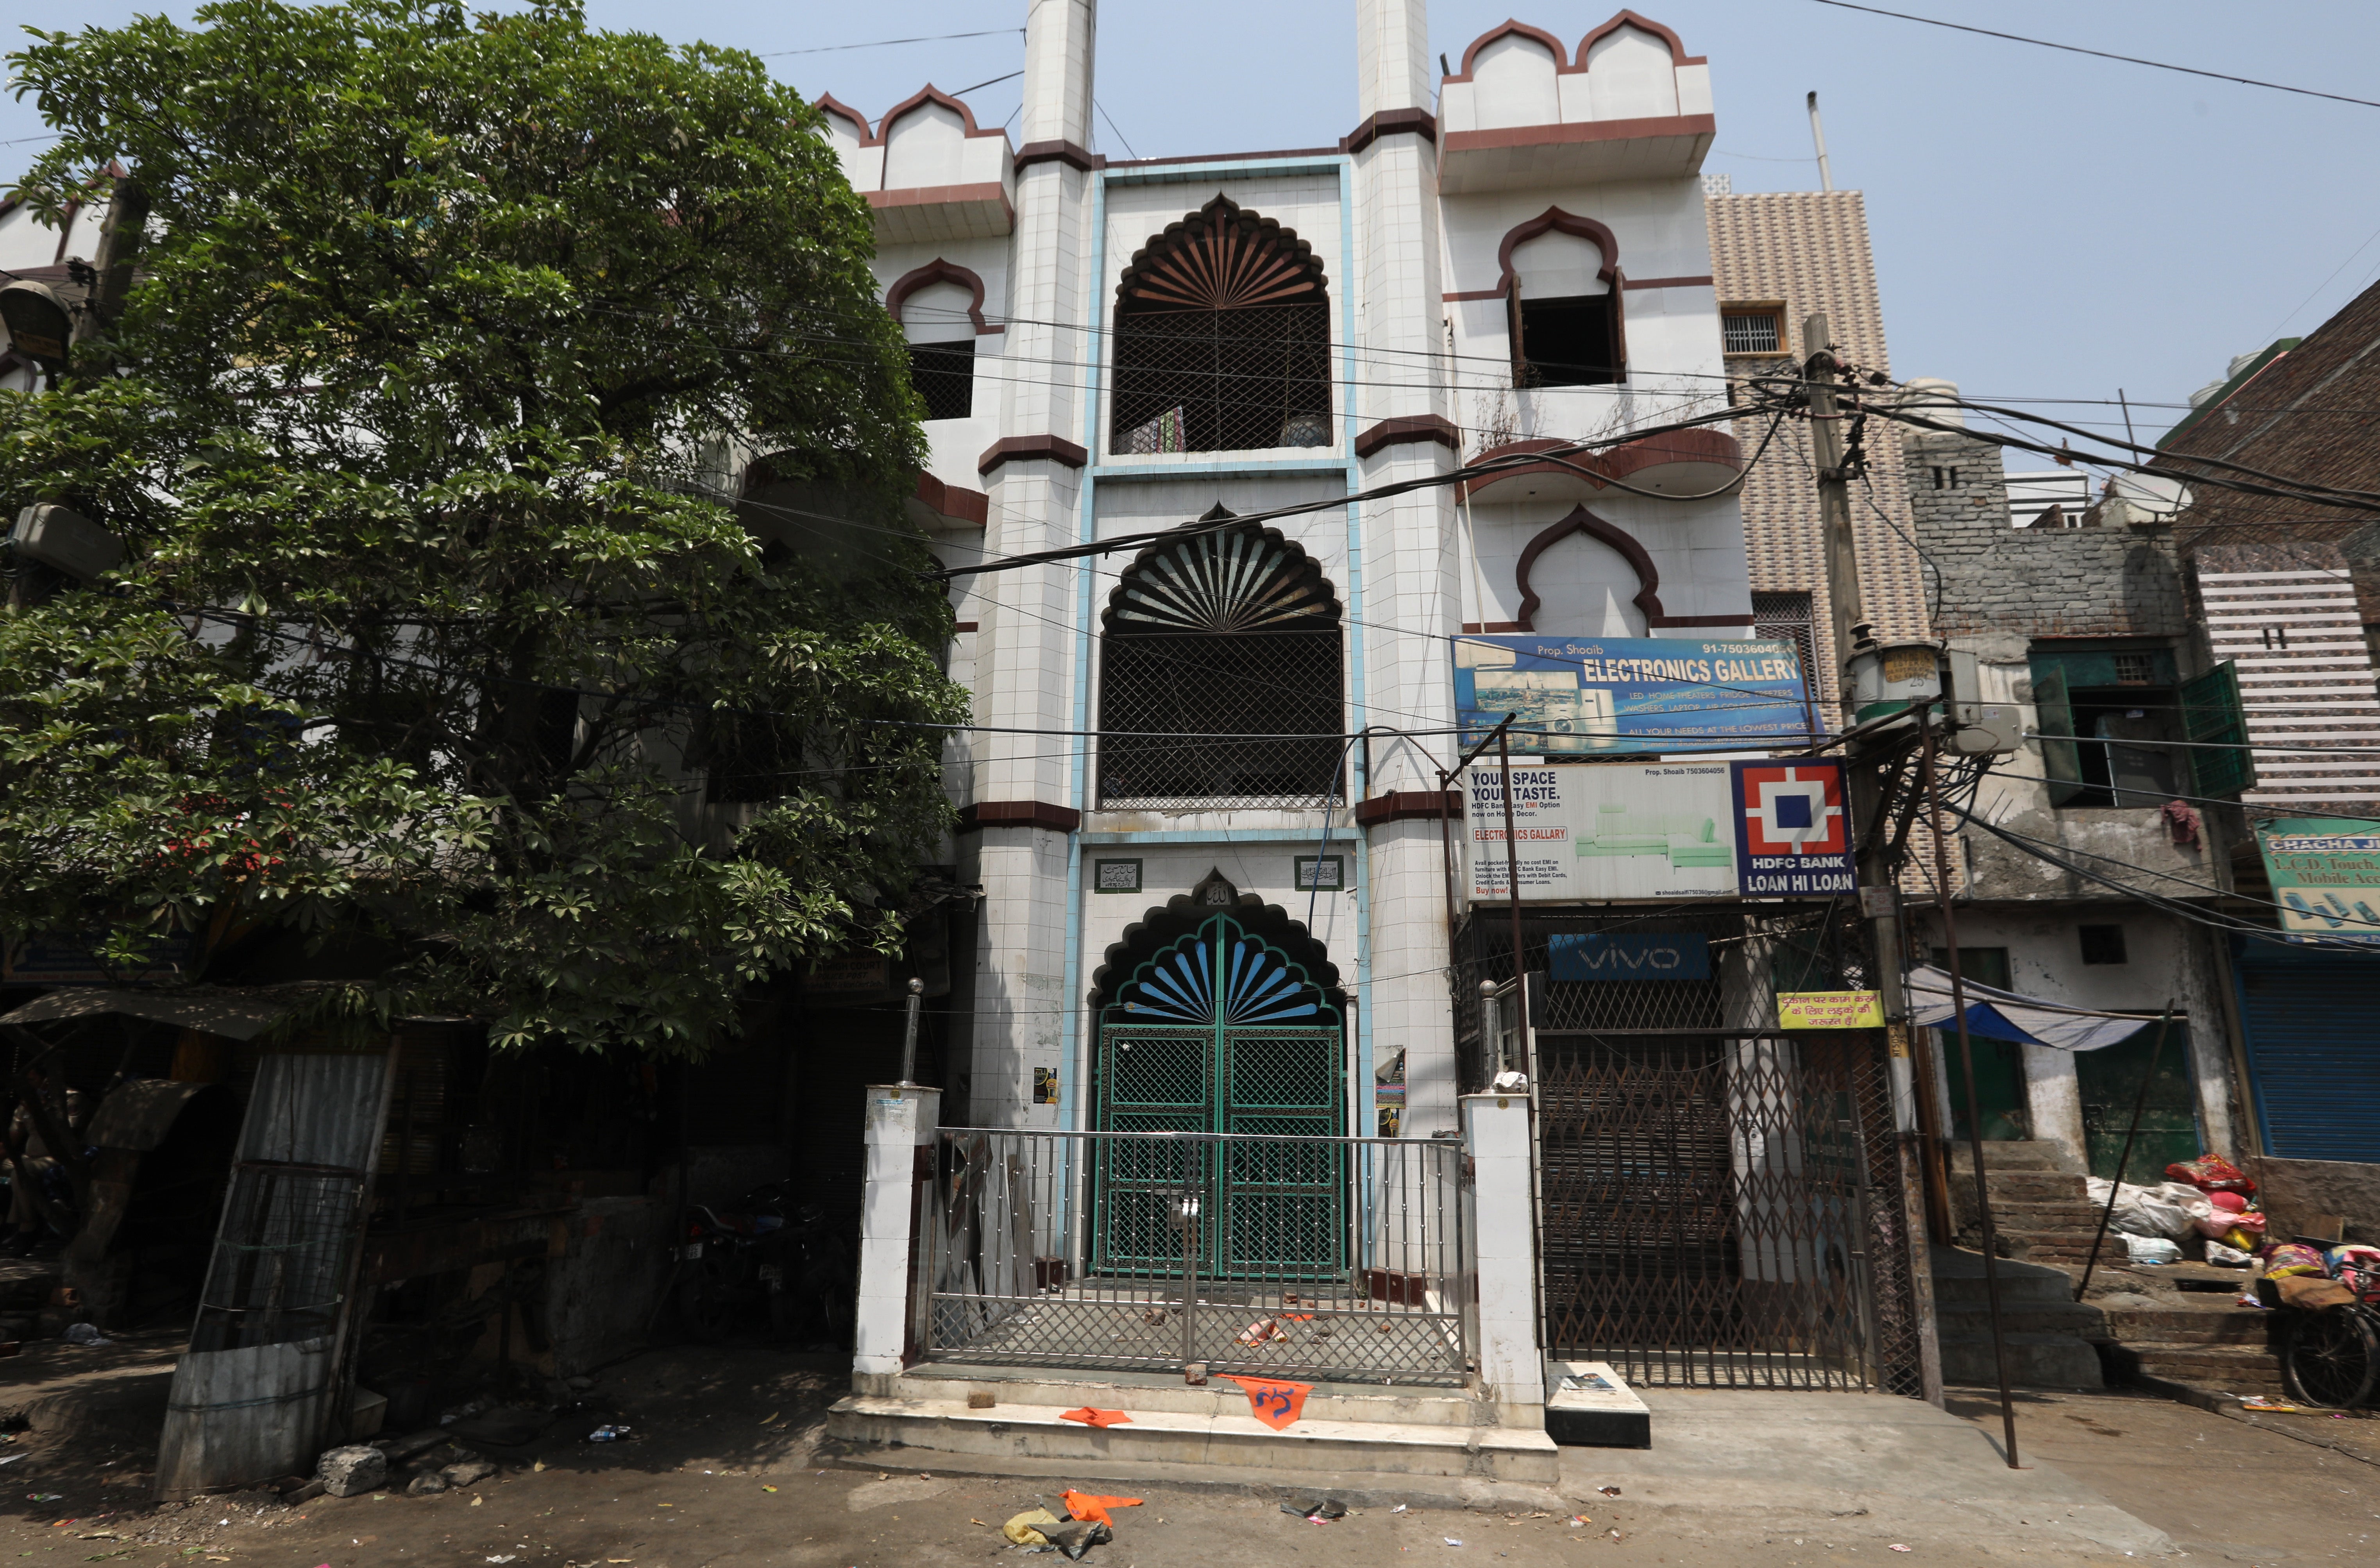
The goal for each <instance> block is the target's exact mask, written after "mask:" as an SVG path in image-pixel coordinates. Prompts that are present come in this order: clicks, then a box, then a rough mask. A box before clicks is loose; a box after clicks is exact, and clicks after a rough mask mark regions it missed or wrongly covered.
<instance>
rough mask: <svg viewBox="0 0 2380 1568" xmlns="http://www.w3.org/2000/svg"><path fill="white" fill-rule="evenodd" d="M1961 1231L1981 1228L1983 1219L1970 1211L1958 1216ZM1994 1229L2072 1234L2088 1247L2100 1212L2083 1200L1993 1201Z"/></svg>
mask: <svg viewBox="0 0 2380 1568" xmlns="http://www.w3.org/2000/svg"><path fill="white" fill-rule="evenodd" d="M1956 1218H1957V1220H1958V1222H1959V1228H1960V1229H1961V1230H1962V1231H1969V1230H1975V1229H1978V1228H1979V1227H1980V1225H1981V1223H1982V1216H1980V1215H1978V1214H1976V1213H1975V1212H1974V1211H1973V1209H1967V1210H1965V1211H1963V1212H1961V1213H1960V1214H1958V1215H1957V1216H1956ZM1992 1228H1993V1229H1994V1230H1999V1231H2070V1232H2072V1233H2073V1234H2076V1235H2079V1236H2081V1237H2082V1238H2083V1245H2084V1246H2089V1245H2090V1244H2091V1238H2092V1236H2094V1235H2095V1234H2097V1233H2098V1229H2099V1211H2098V1210H2097V1209H2094V1208H2092V1207H2091V1205H2090V1204H2089V1202H2087V1201H2086V1200H2084V1199H2083V1198H2079V1197H2078V1198H2074V1199H2071V1200H2068V1199H2065V1198H2055V1197H2043V1198H2032V1197H2027V1198H2019V1199H2013V1200H2010V1201H2007V1202H2003V1201H2001V1200H2000V1199H1999V1198H1998V1197H1995V1198H1993V1199H1992Z"/></svg>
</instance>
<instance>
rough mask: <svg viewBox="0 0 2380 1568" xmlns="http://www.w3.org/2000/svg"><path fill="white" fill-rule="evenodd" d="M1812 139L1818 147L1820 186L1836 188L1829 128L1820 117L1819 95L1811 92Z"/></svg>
mask: <svg viewBox="0 0 2380 1568" xmlns="http://www.w3.org/2000/svg"><path fill="white" fill-rule="evenodd" d="M1810 140H1811V142H1812V144H1813V145H1815V147H1816V148H1817V149H1818V188H1819V189H1820V190H1832V189H1834V188H1835V171H1834V170H1833V169H1832V168H1830V167H1828V164H1827V128H1826V126H1825V124H1824V123H1823V122H1821V121H1820V120H1819V118H1818V95H1817V94H1816V93H1815V92H1813V93H1811V94H1810Z"/></svg>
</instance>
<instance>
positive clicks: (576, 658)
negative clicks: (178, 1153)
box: [0, 0, 965, 1053]
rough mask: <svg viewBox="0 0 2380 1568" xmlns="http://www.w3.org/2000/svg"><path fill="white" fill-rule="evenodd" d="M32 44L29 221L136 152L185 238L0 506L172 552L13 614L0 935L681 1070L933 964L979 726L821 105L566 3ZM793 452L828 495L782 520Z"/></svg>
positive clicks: (42, 418)
mask: <svg viewBox="0 0 2380 1568" xmlns="http://www.w3.org/2000/svg"><path fill="white" fill-rule="evenodd" d="M35 38H36V42H35V43H33V44H32V45H31V46H30V47H29V48H27V49H26V50H24V51H23V52H22V53H20V54H17V55H11V56H10V57H9V60H10V64H11V66H12V67H13V68H14V71H15V75H16V78H17V79H18V83H19V91H30V92H32V93H34V94H36V95H38V100H39V103H40V106H41V109H42V114H43V115H44V116H45V117H46V118H47V120H48V121H49V123H50V124H51V125H52V126H54V127H55V128H57V129H58V130H59V131H60V132H62V135H61V138H60V140H58V142H57V143H56V145H55V147H53V148H52V149H51V150H50V151H49V152H46V153H44V154H43V155H42V157H41V158H40V160H39V162H38V163H37V164H35V165H34V167H33V169H32V170H31V172H30V175H28V176H27V177H26V178H25V179H24V181H23V182H22V184H21V188H20V193H21V194H22V195H24V196H25V197H26V198H27V199H29V200H30V201H34V202H36V203H38V204H40V206H41V207H42V209H44V210H46V211H50V212H53V213H55V211H57V210H58V209H60V208H62V207H63V206H64V204H65V203H66V202H67V201H72V200H75V199H77V198H78V197H79V196H80V195H82V194H84V193H85V183H84V182H85V181H86V180H87V179H88V178H89V177H90V176H89V174H88V171H90V170H91V169H93V168H102V167H104V166H106V165H107V164H108V163H109V162H110V160H115V161H116V162H117V163H118V164H121V165H122V166H124V167H125V168H128V170H129V171H130V174H131V177H132V178H134V179H136V180H137V181H138V182H139V185H140V189H141V191H142V192H143V193H144V194H145V195H146V197H147V199H148V201H149V202H150V207H151V216H150V219H149V222H148V225H147V226H146V230H145V233H146V239H145V241H144V242H143V243H142V246H141V249H140V257H139V269H140V270H139V273H138V279H139V281H138V283H137V285H136V286H134V287H133V289H132V291H131V293H130V296H129V298H128V304H127V306H126V308H125V309H124V310H122V312H121V313H120V315H119V316H118V317H117V319H115V320H113V321H108V322H102V323H100V327H101V330H100V331H98V332H97V333H96V334H94V335H91V336H90V337H89V338H87V339H86V340H85V341H84V342H82V343H81V344H80V345H79V347H78V350H77V354H78V358H77V360H76V363H75V365H74V366H73V367H72V368H71V369H70V370H69V371H68V373H67V380H66V382H65V383H64V386H63V388H62V389H61V390H58V391H56V392H53V393H47V394H39V395H23V396H17V397H12V398H9V399H8V400H7V401H6V402H5V403H0V507H5V508H6V513H7V514H8V515H12V516H13V515H14V513H15V512H16V511H17V510H18V508H19V507H21V506H23V505H25V504H29V503H31V502H36V501H50V502H58V503H63V504H67V505H70V506H72V507H74V508H76V509H77V510H79V511H80V512H82V513H83V514H85V515H86V516H88V517H93V518H96V519H99V520H101V521H103V523H104V524H105V525H106V526H107V527H108V528H109V529H113V530H114V531H115V532H116V533H117V534H118V535H119V536H121V537H122V538H123V539H124V541H125V542H126V544H127V547H128V565H125V566H124V567H122V568H120V569H119V570H117V571H116V572H115V573H114V574H112V575H111V576H109V577H106V578H104V579H103V580H102V581H100V582H97V583H93V584H89V585H82V586H79V587H72V588H69V589H67V590H66V591H63V592H59V593H57V594H55V596H53V597H50V598H49V599H47V601H46V602H39V603H33V604H30V605H26V606H23V607H20V608H18V610H16V611H15V612H13V613H11V614H7V615H6V616H5V617H0V887H5V888H6V894H5V896H0V935H5V936H6V937H7V938H9V939H12V940H14V939H21V938H23V937H25V936H27V935H30V934H33V933H42V932H46V933H52V934H62V933H63V934H72V935H76V936H89V935H91V934H92V933H96V940H97V941H98V942H99V943H100V945H101V948H102V950H103V953H104V954H106V955H108V956H109V957H110V959H111V960H112V961H115V962H117V963H121V964H124V965H126V966H137V965H138V964H139V963H140V961H141V958H142V955H143V954H154V953H155V952H157V951H159V944H160V943H161V942H163V941H164V940H165V939H167V938H169V937H171V936H172V935H173V934H174V933H176V932H182V933H189V934H190V935H191V936H192V937H193V938H194V939H195V955H194V956H193V958H192V959H191V961H190V964H189V966H188V970H187V972H188V973H189V974H191V975H193V976H211V975H212V976H220V975H223V974H225V973H230V972H234V971H235V969H236V967H237V964H238V963H239V962H240V955H241V954H253V953H254V952H255V951H256V949H257V944H258V942H260V941H261V940H263V938H264V937H265V936H266V935H267V934H268V933H271V932H274V931H284V930H296V931H298V932H302V933H303V934H304V936H305V938H306V940H307V941H308V942H310V943H312V944H314V946H315V947H316V948H317V949H318V951H322V952H323V953H325V954H327V955H328V956H326V957H325V958H324V959H323V960H322V961H324V962H330V961H331V959H332V958H334V957H337V955H341V954H345V955H346V957H344V958H342V959H340V960H339V961H340V962H342V963H343V964H344V965H345V968H344V970H343V971H342V972H344V973H347V974H351V975H354V976H355V977H356V978H357V979H358V986H357V987H356V988H355V990H354V991H352V992H351V995H352V996H354V997H355V998H358V999H364V998H369V999H370V1000H371V1001H372V1002H373V1003H375V1004H376V1005H378V1006H379V1007H381V1008H382V1009H383V1010H385V1009H390V1008H395V1009H401V1010H419V1009H437V1010H455V1011H470V1012H475V1013H479V1014H482V1015H489V1016H492V1018H493V1019H494V1020H495V1023H494V1033H495V1038H496V1039H498V1040H499V1041H500V1042H503V1043H506V1044H516V1045H518V1044H528V1043H535V1042H540V1041H545V1040H553V1039H565V1040H568V1041H571V1042H573V1043H575V1044H577V1045H579V1046H581V1047H587V1048H598V1047H601V1048H610V1047H619V1046H629V1047H635V1048H637V1049H641V1050H645V1051H653V1052H660V1053H671V1052H698V1051H700V1050H702V1049H703V1048H704V1046H705V1045H706V1043H707V1042H708V1041H709V1040H710V1039H712V1038H713V1037H714V1036H715V1035H716V1033H717V1032H718V1031H719V1030H721V1029H722V1027H727V1028H732V1027H733V1016H734V1007H735V999H736V997H737V995H738V993H739V992H740V991H742V989H743V987H744V984H745V982H747V981H750V980H756V979H761V978H766V977H768V976H771V975H773V974H777V973H780V972H782V971H783V970H784V969H785V968H787V967H788V966H792V965H795V964H796V963H798V962H801V961H802V960H803V959H804V958H805V957H806V956H807V955H811V954H818V953H820V952H822V951H826V950H830V949H833V948H838V947H844V946H849V945H852V944H854V943H857V944H860V945H873V946H876V947H880V948H883V949H886V950H888V951H889V950H891V949H892V947H894V946H895V945H897V942H898V941H899V932H900V925H901V917H902V911H903V901H904V899H905V895H906V893H907V890H908V889H909V887H910V885H911V882H912V879H913V874H914V868H915V867H916V865H917V862H918V860H919V859H920V858H921V857H923V856H924V855H925V853H926V852H927V851H928V850H929V848H930V846H931V845H932V844H933V842H934V840H935V838H936V836H937V834H939V833H941V831H943V830H944V829H945V828H946V827H947V825H948V821H949V808H948V807H947V805H946V804H945V801H944V799H943V796H942V792H941V777H940V769H939V765H938V764H939V758H940V754H941V738H942V732H941V731H940V730H938V729H937V728H935V727H934V726H936V725H941V724H949V723H958V722H963V721H964V718H965V703H964V698H963V696H962V695H961V694H960V693H959V691H958V690H957V688H956V687H953V686H952V685H951V684H950V683H949V682H948V681H947V680H946V679H945V678H944V677H943V675H941V671H940V668H939V666H938V662H937V661H936V658H935V656H934V653H933V651H932V650H935V649H937V648H939V647H940V646H941V644H942V643H943V642H944V641H945V640H946V639H947V638H948V636H949V635H950V626H951V623H950V611H949V607H948V604H947V602H945V601H944V599H943V598H942V596H941V594H940V593H939V592H937V591H936V590H934V589H933V588H932V587H931V586H930V585H929V583H927V582H926V581H925V580H924V579H922V578H921V577H919V576H918V575H917V572H918V568H920V567H922V566H925V565H929V560H928V558H927V556H926V554H925V553H924V544H923V541H922V540H921V539H920V537H919V536H918V535H917V533H916V531H915V530H914V529H911V528H910V527H908V526H907V525H906V524H905V521H904V518H903V514H902V511H901V499H902V497H903V495H904V493H905V492H906V491H907V490H908V489H910V488H911V487H912V486H913V485H914V483H915V476H916V472H917V468H918V466H919V464H920V462H921V459H922V457H923V445H922V440H921V436H920V433H919V431H918V427H917V418H918V414H919V407H918V405H917V401H916V399H915V395H914V394H913V393H912V391H911V389H910V386H909V381H908V373H907V361H906V355H905V346H904V343H903V340H902V337H901V334H900V330H899V328H898V327H897V326H896V325H895V324H894V323H893V322H892V320H891V319H890V318H889V317H888V316H887V315H886V313H885V312H884V310H882V309H881V307H880V304H879V303H878V299H877V295H876V291H875V288H874V286H873V283H872V282H871V280H870V277H869V274H868V269H867V266H866V264H865V263H866V259H867V257H868V254H869V250H870V245H871V229H870V220H869V217H868V209H867V207H866V205H865V204H864V203H863V202H862V201H861V200H860V199H859V198H857V197H856V196H855V195H853V194H852V192H851V190H850V188H848V186H847V185H846V184H845V182H844V178H843V176H842V174H841V171H840V167H839V165H838V164H837V162H836V160H835V157H834V155H833V153H832V151H831V149H830V148H829V146H828V145H827V143H826V141H825V140H824V139H823V138H822V136H821V135H820V116H819V115H818V114H817V112H816V111H815V110H813V109H812V108H810V107H809V106H808V105H807V103H803V102H802V101H801V100H800V99H799V98H798V97H797V96H796V95H795V94H794V93H793V92H792V91H789V90H787V89H785V88H783V87H781V86H779V85H777V84H776V83H774V82H772V81H771V80H770V79H768V77H767V75H766V73H765V72H764V70H763V69H762V67H761V66H760V64H759V61H757V60H756V59H754V58H753V57H752V56H750V55H744V54H739V53H735V52H733V51H726V50H719V49H713V48H710V47H707V46H700V45H697V46H690V47H685V48H673V47H671V46H669V45H667V44H664V43H662V42H661V41H659V40H657V39H654V38H650V37H646V36H642V35H636V34H619V33H606V32H599V31H593V30H589V28H588V27H587V25H586V22H585V20H584V18H583V17H582V16H581V14H580V12H579V10H578V9H577V6H575V5H571V4H567V3H555V4H544V5H539V6H533V7H532V8H530V9H528V10H525V11H520V12H515V13H510V14H504V15H493V14H486V15H474V14H469V13H467V12H466V11H464V10H463V9H461V8H459V7H457V6H445V5H435V4H430V3H427V0H355V3H353V4H346V5H339V6H319V7H306V8H300V7H294V6H283V5H277V4H273V3H271V0H228V3H225V4H219V5H214V6H208V7H206V8H204V9H202V10H200V12H199V13H198V18H197V24H196V26H195V27H194V28H193V29H191V30H184V29H182V28H179V27H177V26H176V25H174V24H173V23H171V22H169V21H166V20H164V19H163V18H142V19H140V20H138V21H136V22H134V23H132V24H131V25H129V26H128V27H124V28H121V29H110V30H102V29H94V30H85V31H83V32H80V33H77V34H71V35H69V34H66V33H42V32H36V33H35ZM754 454H759V455H762V456H765V468H766V471H767V472H768V473H769V474H771V475H772V476H773V477H774V479H775V480H779V481H783V482H790V483H792V484H793V485H795V486H796V487H797V489H796V490H795V492H794V493H798V494H804V495H809V496H813V497H816V498H817V499H815V500H814V501H812V502H810V503H808V504H806V505H804V506H800V507H793V506H777V507H771V508H757V507H756V506H755V505H754V504H752V503H749V502H739V501H738V500H737V495H736V492H735V485H736V483H737V482H738V480H739V471H740V470H741V469H742V468H744V467H745V460H746V459H747V457H749V456H752V455H754ZM747 525H749V526H747ZM821 531H823V532H825V533H831V534H832V535H833V536H834V538H835V539H837V540H839V541H843V542H844V545H846V546H848V545H849V544H850V543H851V541H857V543H856V548H840V549H836V550H807V549H804V548H801V547H800V546H801V543H802V541H804V540H805V539H808V538H812V537H818V536H819V535H820V533H821ZM757 534H770V535H772V536H774V537H775V538H776V539H778V540H779V541H780V542H776V543H768V542H764V541H763V540H762V539H761V538H759V537H756V535H757ZM783 541H791V544H790V545H789V544H788V543H787V542H783ZM25 597H27V596H22V595H20V599H22V598H25ZM706 777H708V779H709V781H710V782H709V785H708V786H707V787H706V785H705V783H704V780H705V778H706ZM728 779H732V780H733V781H734V782H735V785H736V787H734V788H725V789H722V787H721V784H722V780H728ZM721 796H727V797H728V798H731V799H735V800H741V801H745V802H748V803H749V804H744V805H737V806H733V807H726V806H722V805H720V804H718V801H719V798H720V797H721ZM358 954H362V955H367V956H366V957H360V958H359V957H358V956H357V955H358ZM367 982H368V983H367Z"/></svg>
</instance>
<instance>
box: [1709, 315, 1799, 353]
mask: <svg viewBox="0 0 2380 1568" xmlns="http://www.w3.org/2000/svg"><path fill="white" fill-rule="evenodd" d="M1718 334H1719V346H1720V347H1721V348H1722V349H1723V350H1724V351H1725V352H1727V353H1730V354H1782V353H1784V352H1785V332H1784V327H1783V324H1782V322H1780V320H1779V313H1778V312H1777V311H1775V310H1722V311H1721V312H1720V313H1719V318H1718Z"/></svg>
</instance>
